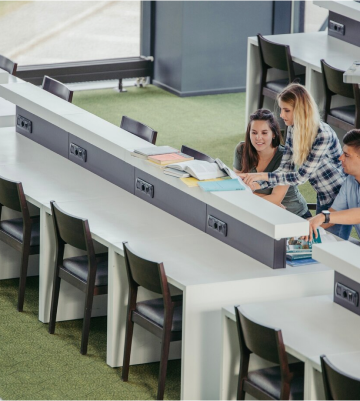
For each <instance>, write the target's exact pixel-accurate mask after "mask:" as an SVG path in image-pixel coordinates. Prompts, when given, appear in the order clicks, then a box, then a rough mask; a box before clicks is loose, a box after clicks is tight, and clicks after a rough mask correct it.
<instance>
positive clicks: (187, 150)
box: [181, 145, 215, 163]
mask: <svg viewBox="0 0 360 401" xmlns="http://www.w3.org/2000/svg"><path fill="white" fill-rule="evenodd" d="M181 152H182V153H185V154H186V155H188V156H191V157H193V158H194V159H195V160H204V161H206V162H209V163H214V162H215V159H213V158H212V157H210V156H208V155H206V154H205V153H201V152H199V151H198V150H195V149H192V148H189V147H188V146H185V145H182V146H181Z"/></svg>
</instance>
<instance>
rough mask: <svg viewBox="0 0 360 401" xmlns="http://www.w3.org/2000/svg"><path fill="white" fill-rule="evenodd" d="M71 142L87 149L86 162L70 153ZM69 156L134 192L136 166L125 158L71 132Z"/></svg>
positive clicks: (90, 169)
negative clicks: (122, 158)
mask: <svg viewBox="0 0 360 401" xmlns="http://www.w3.org/2000/svg"><path fill="white" fill-rule="evenodd" d="M71 143H74V144H75V145H78V146H81V147H82V148H84V149H85V150H86V153H87V155H86V156H87V157H86V162H84V161H83V160H81V159H80V158H78V157H76V156H74V155H73V154H71V153H70V144H71ZM68 156H69V159H70V160H71V161H73V162H74V163H76V164H78V165H79V166H81V167H84V168H86V169H87V170H89V171H91V172H92V173H94V174H97V175H99V176H100V177H102V178H104V179H105V180H107V181H110V182H111V183H113V184H115V185H117V186H118V187H120V188H122V189H125V191H128V192H130V193H132V194H133V193H134V174H135V168H134V167H133V166H131V165H130V164H128V163H126V162H124V161H123V160H121V159H118V158H117V157H115V156H113V155H111V154H110V153H108V152H105V151H104V150H102V149H100V148H98V147H96V146H94V145H92V144H90V143H89V142H86V141H84V140H83V139H80V138H79V137H77V136H75V135H72V134H69V146H68Z"/></svg>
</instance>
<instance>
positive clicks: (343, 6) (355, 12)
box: [313, 0, 360, 21]
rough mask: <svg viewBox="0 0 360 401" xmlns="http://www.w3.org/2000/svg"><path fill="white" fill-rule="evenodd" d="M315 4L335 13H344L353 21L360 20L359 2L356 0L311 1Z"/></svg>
mask: <svg viewBox="0 0 360 401" xmlns="http://www.w3.org/2000/svg"><path fill="white" fill-rule="evenodd" d="M313 3H314V4H315V5H316V6H319V7H322V8H326V9H327V10H329V11H332V12H334V13H336V14H340V15H344V16H345V17H348V18H351V19H353V20H355V21H360V4H359V3H358V2H356V1H349V0H347V1H339V0H331V1H324V0H321V1H313Z"/></svg>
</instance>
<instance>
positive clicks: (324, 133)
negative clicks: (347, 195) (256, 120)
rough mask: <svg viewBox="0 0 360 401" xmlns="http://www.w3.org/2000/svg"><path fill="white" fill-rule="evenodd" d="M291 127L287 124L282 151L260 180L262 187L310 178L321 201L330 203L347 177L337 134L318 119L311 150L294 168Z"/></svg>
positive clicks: (298, 182) (294, 182) (299, 181)
mask: <svg viewBox="0 0 360 401" xmlns="http://www.w3.org/2000/svg"><path fill="white" fill-rule="evenodd" d="M293 132H294V128H293V127H288V129H287V136H286V142H285V151H284V153H283V157H282V160H281V164H280V166H279V168H278V169H277V170H275V171H274V172H272V173H268V175H269V180H268V181H261V182H259V184H260V186H261V188H262V189H263V188H268V187H271V188H273V187H276V186H277V185H299V184H304V183H305V182H306V181H308V180H309V182H310V184H311V186H312V187H313V188H314V189H315V191H316V192H317V196H318V199H319V202H320V205H327V204H329V203H331V202H332V201H333V200H334V199H335V197H336V195H337V194H338V193H339V191H340V188H341V186H342V184H343V182H344V180H345V178H346V175H345V173H344V171H343V169H342V167H341V162H340V160H339V157H340V155H341V154H342V150H341V146H340V142H339V139H338V137H337V136H336V133H335V132H334V130H333V129H332V128H331V127H330V126H329V125H328V124H326V123H324V122H322V121H321V122H320V127H319V131H318V134H317V136H316V138H315V141H314V143H313V145H312V147H311V150H310V152H309V154H308V156H307V158H306V160H305V161H304V163H303V164H302V165H301V166H299V169H298V170H296V169H295V163H294V162H293V157H292V156H293V151H292V149H293Z"/></svg>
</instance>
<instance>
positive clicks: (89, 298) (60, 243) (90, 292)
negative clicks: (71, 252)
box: [49, 201, 108, 355]
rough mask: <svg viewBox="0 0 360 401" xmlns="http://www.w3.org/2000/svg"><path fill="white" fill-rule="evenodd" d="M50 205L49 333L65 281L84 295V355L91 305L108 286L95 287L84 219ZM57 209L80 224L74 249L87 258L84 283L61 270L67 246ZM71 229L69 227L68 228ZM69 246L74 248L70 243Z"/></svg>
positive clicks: (94, 265)
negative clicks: (52, 237) (53, 254)
mask: <svg viewBox="0 0 360 401" xmlns="http://www.w3.org/2000/svg"><path fill="white" fill-rule="evenodd" d="M50 205H51V213H52V219H53V224H54V230H55V239H56V259H55V271H54V282H53V292H52V299H51V311H50V323H49V333H50V334H54V333H55V323H56V314H57V307H58V302H59V293H60V283H61V280H62V279H63V280H65V281H66V282H68V283H69V284H71V285H73V286H74V287H76V288H78V289H79V290H81V291H82V292H84V293H85V308H84V321H83V330H82V338H81V348H80V353H81V354H82V355H86V353H87V346H88V341H89V331H90V319H91V311H92V305H93V298H94V296H96V295H102V294H107V292H108V286H107V285H101V286H96V285H95V278H96V269H97V263H96V254H95V249H94V243H93V240H92V237H91V232H90V228H89V223H88V221H87V220H86V219H81V218H79V217H76V216H72V215H70V214H68V213H66V212H64V211H63V210H61V209H60V208H59V207H58V206H57V205H56V203H55V202H54V201H51V202H50ZM55 209H57V210H58V211H59V212H60V213H63V214H66V215H67V216H68V217H70V218H71V219H74V220H76V221H81V222H82V233H81V234H82V235H83V238H84V242H83V244H81V243H76V248H78V249H82V250H84V251H86V253H87V257H88V276H87V281H86V283H84V282H83V281H82V280H80V279H79V278H77V277H76V276H74V275H73V274H71V273H70V272H68V271H67V270H65V269H64V268H63V262H64V251H65V245H66V244H67V243H66V242H65V241H64V240H63V239H62V236H61V234H60V230H59V224H58V221H57V218H56V211H55ZM68 229H71V227H68ZM69 245H72V246H74V245H73V244H72V243H70V244H69Z"/></svg>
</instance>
